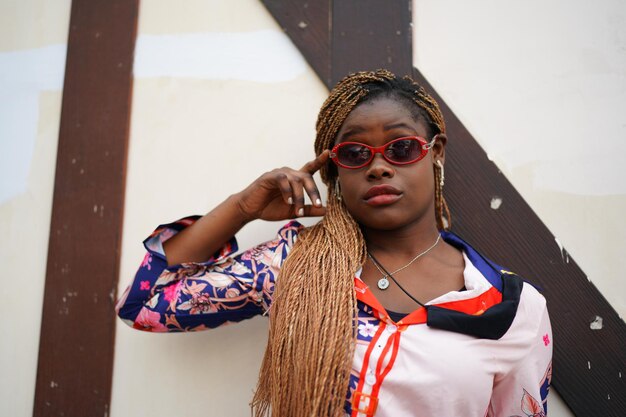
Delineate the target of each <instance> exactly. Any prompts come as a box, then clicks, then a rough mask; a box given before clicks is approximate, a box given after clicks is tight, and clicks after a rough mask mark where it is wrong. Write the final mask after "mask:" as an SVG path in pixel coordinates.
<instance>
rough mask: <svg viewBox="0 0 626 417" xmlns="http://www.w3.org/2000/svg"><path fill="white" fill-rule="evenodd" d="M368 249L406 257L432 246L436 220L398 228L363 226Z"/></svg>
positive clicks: (435, 238)
mask: <svg viewBox="0 0 626 417" xmlns="http://www.w3.org/2000/svg"><path fill="white" fill-rule="evenodd" d="M362 231H363V236H364V237H365V243H366V245H367V250H368V251H369V252H371V253H374V254H376V253H378V254H395V255H401V256H406V257H411V256H414V255H415V254H416V253H417V252H421V251H423V250H424V249H426V248H428V247H430V246H431V245H432V244H433V243H435V240H437V236H438V235H439V231H438V230H437V225H436V222H435V221H434V219H433V221H432V222H420V223H418V224H414V225H409V226H406V227H403V228H400V229H396V230H372V229H368V228H366V227H362Z"/></svg>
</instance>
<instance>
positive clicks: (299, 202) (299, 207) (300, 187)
mask: <svg viewBox="0 0 626 417" xmlns="http://www.w3.org/2000/svg"><path fill="white" fill-rule="evenodd" d="M289 184H290V185H291V195H292V196H293V209H294V212H295V213H296V216H298V217H301V216H304V183H303V181H302V178H301V177H299V176H297V175H293V176H290V177H289Z"/></svg>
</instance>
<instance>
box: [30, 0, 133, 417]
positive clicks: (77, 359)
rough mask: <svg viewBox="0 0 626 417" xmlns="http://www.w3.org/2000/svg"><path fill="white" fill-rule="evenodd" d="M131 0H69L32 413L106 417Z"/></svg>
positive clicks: (128, 95)
mask: <svg viewBox="0 0 626 417" xmlns="http://www.w3.org/2000/svg"><path fill="white" fill-rule="evenodd" d="M138 7H139V2H138V0H108V1H104V0H97V1H94V0H74V1H73V2H72V9H71V17H70V31H69V40H68V48H67V61H66V68H65V84H64V89H63V103H62V110H61V127H60V132H59V146H58V154H57V164H56V177H55V185H54V197H53V206H52V221H51V225H50V239H49V248H48V261H47V271H46V284H45V293H44V303H43V317H42V323H41V335H40V342H39V363H38V369H37V382H36V389H35V401H34V410H33V415H35V416H107V415H108V410H109V403H110V396H111V378H112V370H113V347H114V341H115V320H116V318H115V314H114V310H113V307H114V301H115V298H116V288H117V276H118V269H119V258H120V244H121V235H122V219H123V208H124V191H125V190H124V186H125V176H126V175H125V174H126V155H127V143H128V129H129V120H130V99H131V92H132V63H133V54H134V48H135V37H136V29H137V16H138Z"/></svg>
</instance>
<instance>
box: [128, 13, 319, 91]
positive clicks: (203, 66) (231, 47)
mask: <svg viewBox="0 0 626 417" xmlns="http://www.w3.org/2000/svg"><path fill="white" fill-rule="evenodd" d="M301 23H303V22H301ZM306 69H307V64H306V62H305V61H304V58H303V57H302V54H301V53H300V52H299V51H298V50H297V48H296V47H295V46H294V45H293V43H292V42H291V40H289V37H288V36H287V35H285V34H284V33H283V32H281V31H278V30H257V31H250V32H208V33H186V34H168V35H141V36H139V37H138V38H137V47H136V53H135V64H134V70H133V72H134V74H135V78H136V79H137V78H139V79H140V78H153V77H181V78H198V79H209V80H245V81H258V82H266V83H275V82H283V81H288V80H293V79H294V78H296V77H298V76H299V75H301V74H303V73H304V72H305V71H306Z"/></svg>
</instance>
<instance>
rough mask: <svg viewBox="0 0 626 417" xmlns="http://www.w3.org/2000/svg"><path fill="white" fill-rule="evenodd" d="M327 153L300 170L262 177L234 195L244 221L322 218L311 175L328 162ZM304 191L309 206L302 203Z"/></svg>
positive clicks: (318, 198) (268, 173)
mask: <svg viewBox="0 0 626 417" xmlns="http://www.w3.org/2000/svg"><path fill="white" fill-rule="evenodd" d="M329 154H330V153H329V151H324V152H322V153H321V154H320V155H319V156H318V157H317V158H315V159H313V160H312V161H309V162H307V163H306V164H304V166H303V167H302V168H300V169H299V170H295V169H292V168H288V167H283V168H278V169H275V170H272V171H270V172H266V173H265V174H263V175H261V176H260V177H259V178H257V179H256V180H255V181H254V182H253V183H252V184H250V185H249V186H248V187H247V188H246V189H245V190H243V191H241V192H240V193H238V194H236V195H235V197H236V199H237V200H236V201H237V205H238V207H239V210H240V212H241V215H242V216H243V218H244V219H245V220H246V221H251V220H254V219H262V220H285V219H292V218H294V217H307V216H323V215H324V213H325V212H326V209H325V208H324V207H323V206H322V200H321V197H320V192H319V190H318V189H317V186H316V185H315V181H313V174H315V173H316V172H317V171H318V170H319V169H320V168H321V167H322V166H324V164H325V163H326V162H328V159H329ZM305 192H306V193H307V195H308V196H309V198H310V199H311V201H312V202H313V204H312V205H309V204H305V203H304V193H305Z"/></svg>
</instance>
